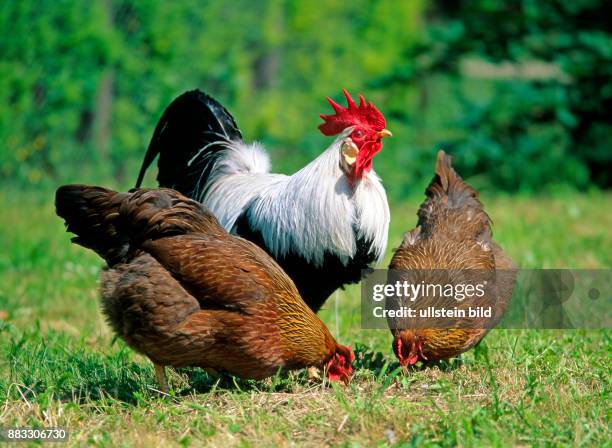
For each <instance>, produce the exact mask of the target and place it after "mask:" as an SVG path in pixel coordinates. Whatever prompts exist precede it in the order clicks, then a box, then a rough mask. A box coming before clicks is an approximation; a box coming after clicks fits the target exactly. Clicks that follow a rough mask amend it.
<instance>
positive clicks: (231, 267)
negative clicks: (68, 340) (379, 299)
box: [55, 185, 354, 390]
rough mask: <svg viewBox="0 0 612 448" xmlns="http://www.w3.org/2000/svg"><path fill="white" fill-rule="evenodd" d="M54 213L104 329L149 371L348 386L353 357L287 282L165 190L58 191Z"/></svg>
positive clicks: (205, 214)
mask: <svg viewBox="0 0 612 448" xmlns="http://www.w3.org/2000/svg"><path fill="white" fill-rule="evenodd" d="M55 204H56V212H57V214H58V215H59V216H60V217H62V218H64V220H65V221H66V225H67V229H68V231H70V232H73V233H75V234H76V235H77V236H76V237H75V238H73V240H72V241H73V242H74V243H76V244H79V245H81V246H84V247H87V248H89V249H92V250H94V251H95V252H96V253H98V255H100V256H101V257H102V258H104V260H106V262H107V264H108V267H107V268H106V269H105V270H104V271H103V272H102V274H101V290H102V306H103V311H104V314H105V315H106V317H107V319H108V322H109V324H110V325H111V327H112V328H113V330H114V331H115V332H116V333H117V335H118V336H120V337H121V338H122V339H124V340H125V341H126V342H127V344H128V345H129V346H130V347H132V348H133V349H135V350H136V351H138V352H140V353H142V354H144V355H146V356H148V357H149V358H150V359H151V361H153V363H154V365H155V367H156V374H157V376H158V380H159V382H160V386H161V387H162V389H164V390H167V383H166V378H165V371H164V366H174V367H185V366H195V367H202V368H208V369H213V370H218V371H225V372H228V373H231V374H233V375H236V376H238V377H241V378H252V379H261V378H265V377H268V376H271V375H274V374H275V373H276V372H277V371H278V370H279V369H281V368H282V369H299V368H303V367H309V366H315V367H323V368H326V369H327V374H328V377H329V378H330V379H341V380H348V378H349V376H350V374H351V372H352V365H351V363H352V361H353V359H354V355H353V353H352V351H351V349H350V348H348V347H344V346H342V345H339V344H337V343H336V341H335V340H334V338H333V337H332V335H331V334H330V332H329V330H328V329H327V327H326V326H325V324H324V323H323V322H322V321H321V320H320V319H319V318H318V317H317V316H316V315H315V314H314V313H313V312H312V311H311V310H310V308H309V307H308V306H307V305H306V304H305V303H304V302H303V300H302V299H301V298H300V295H299V293H298V291H297V289H296V287H295V285H294V284H293V282H292V281H291V279H289V277H287V275H286V274H285V273H284V271H283V270H282V269H281V268H280V267H279V266H278V265H277V264H276V262H275V261H274V260H273V259H272V258H270V256H268V255H267V254H266V253H265V252H264V251H263V250H262V249H260V248H259V247H257V246H256V245H255V244H253V243H251V242H249V241H247V240H244V239H242V238H240V237H235V236H232V235H230V234H228V233H227V232H226V231H225V230H224V229H223V228H222V227H221V226H220V225H219V223H218V221H217V219H216V218H215V217H214V216H213V215H212V214H211V213H210V212H209V211H208V210H207V209H206V208H205V207H204V206H202V205H201V204H199V203H197V202H195V201H192V200H190V199H188V198H186V197H184V196H183V195H181V194H180V193H178V192H176V191H174V190H168V189H158V190H134V191H132V192H130V193H117V192H114V191H112V190H108V189H105V188H101V187H90V186H84V185H66V186H63V187H61V188H59V189H58V191H57V193H56V201H55Z"/></svg>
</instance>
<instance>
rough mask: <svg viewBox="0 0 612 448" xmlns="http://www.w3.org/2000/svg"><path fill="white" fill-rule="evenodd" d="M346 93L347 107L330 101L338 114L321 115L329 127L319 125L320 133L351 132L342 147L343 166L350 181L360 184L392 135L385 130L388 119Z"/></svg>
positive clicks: (361, 97)
mask: <svg viewBox="0 0 612 448" xmlns="http://www.w3.org/2000/svg"><path fill="white" fill-rule="evenodd" d="M343 92H344V96H345V97H346V101H347V107H343V106H341V105H339V104H338V103H336V102H335V101H334V100H332V99H331V98H327V101H329V103H330V104H331V106H332V107H333V109H334V112H335V113H334V114H333V115H321V118H322V119H323V120H325V123H323V124H321V125H319V130H320V131H321V132H322V133H323V134H325V135H337V134H340V133H342V132H343V131H344V130H345V129H347V128H351V131H350V134H349V135H348V137H347V138H346V139H345V140H344V142H343V143H342V147H341V151H342V163H341V165H342V168H343V169H344V171H345V172H346V174H347V175H348V176H349V178H351V179H352V180H358V179H361V178H362V177H363V176H364V174H366V173H368V172H369V171H370V170H371V169H372V158H373V157H374V155H375V154H376V153H377V152H379V151H380V150H381V149H382V139H383V138H384V137H388V136H390V135H391V132H390V131H389V130H388V129H385V125H386V121H385V117H384V115H383V114H381V113H380V111H379V110H378V109H376V107H374V105H373V104H372V103H370V102H368V103H366V101H365V99H364V98H363V96H362V95H359V105H357V104H355V101H353V98H351V95H349V93H348V92H347V91H346V89H345V90H343Z"/></svg>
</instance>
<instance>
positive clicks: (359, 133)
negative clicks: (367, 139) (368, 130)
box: [353, 131, 363, 138]
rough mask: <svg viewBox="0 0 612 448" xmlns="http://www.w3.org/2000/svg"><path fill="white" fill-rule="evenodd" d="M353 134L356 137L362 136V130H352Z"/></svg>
mask: <svg viewBox="0 0 612 448" xmlns="http://www.w3.org/2000/svg"><path fill="white" fill-rule="evenodd" d="M353 136H354V137H357V138H361V137H363V131H355V132H353Z"/></svg>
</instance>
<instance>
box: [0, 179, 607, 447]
mask: <svg viewBox="0 0 612 448" xmlns="http://www.w3.org/2000/svg"><path fill="white" fill-rule="evenodd" d="M52 197H53V193H52V192H47V193H44V194H43V193H41V192H37V193H34V192H30V193H24V192H18V191H10V190H9V191H3V192H0V211H1V212H0V228H1V229H2V232H1V233H0V353H1V354H0V399H1V400H2V401H0V427H8V426H45V427H49V426H63V427H66V428H68V429H69V430H70V432H71V434H70V444H74V445H83V444H94V445H100V446H117V445H119V446H148V445H150V446H156V445H157V446H166V445H185V446H187V445H190V444H193V445H200V444H202V443H203V442H206V443H209V444H210V445H212V446H228V445H240V446H251V445H263V446H277V445H281V446H282V445H311V446H320V445H321V444H331V445H340V446H373V445H374V446H394V445H398V446H427V445H443V446H455V445H461V446H480V445H483V444H484V445H538V446H556V445H580V446H583V445H587V446H612V442H611V441H610V440H612V435H611V431H610V416H611V410H610V404H609V403H610V398H609V394H610V371H611V370H612V362H611V359H612V357H611V350H610V334H611V333H610V331H607V330H598V331H595V330H590V331H585V330H573V331H554V330H494V331H493V332H492V333H490V334H489V336H488V337H487V338H486V339H485V340H484V342H483V343H482V344H481V345H480V346H479V347H478V348H477V349H476V350H473V351H471V352H469V353H467V354H465V355H463V357H462V358H461V360H460V361H454V362H452V363H449V364H447V365H444V366H441V367H434V368H429V369H424V370H422V369H416V370H413V371H403V370H401V369H399V368H398V366H397V363H396V362H395V359H394V357H393V355H392V352H391V349H390V345H391V338H390V334H389V332H387V331H382V330H368V331H365V330H361V329H360V321H359V314H360V307H359V288H358V287H351V288H348V289H347V290H346V291H341V292H339V293H337V295H336V296H332V298H330V300H329V301H328V303H327V306H326V309H325V310H324V311H323V312H322V318H323V319H324V320H325V322H326V323H327V324H328V326H329V328H330V330H331V331H332V333H334V334H335V335H336V336H337V337H338V338H339V340H340V341H341V342H343V343H347V344H351V345H353V347H355V348H356V352H357V361H356V367H357V369H356V374H355V378H354V380H353V382H352V383H351V384H350V385H349V386H347V387H345V386H342V385H335V384H334V385H331V386H330V385H321V384H320V383H312V382H309V380H308V379H307V377H306V375H305V373H304V372H294V373H291V374H290V375H289V376H288V377H279V378H274V379H269V380H266V381H262V382H252V381H235V382H234V383H233V384H230V383H229V382H224V383H218V382H216V381H215V380H214V379H212V378H209V377H208V376H207V375H206V374H205V373H204V372H202V371H200V370H198V369H187V370H181V371H179V372H177V371H173V370H171V371H170V382H171V387H172V389H173V392H172V394H171V396H169V397H161V396H160V395H159V394H158V393H157V392H156V391H155V389H156V388H157V384H156V382H155V377H154V373H153V368H152V365H151V364H150V362H148V360H146V359H145V358H143V357H142V356H140V355H137V354H135V353H133V352H132V351H131V350H129V349H128V348H127V347H126V346H125V344H124V343H123V342H122V341H120V340H114V339H113V335H112V333H111V332H110V330H109V328H108V326H107V325H106V323H105V321H104V318H103V316H102V315H101V312H100V309H99V306H98V303H97V295H98V294H97V286H96V281H97V276H98V272H99V270H100V267H101V262H100V260H99V259H98V258H97V257H96V256H95V255H94V254H93V253H90V252H88V251H86V250H85V249H82V248H80V247H76V246H73V245H71V244H70V243H69V236H68V235H67V234H66V233H64V230H63V225H62V223H61V221H60V220H59V219H58V218H57V217H56V216H55V215H54V212H53V207H52ZM420 200H421V198H419V197H415V198H413V199H412V200H410V201H406V202H405V203H403V204H397V205H395V206H393V213H392V216H393V217H394V221H393V222H392V226H391V233H390V244H389V246H390V248H389V253H390V252H391V248H392V247H394V246H396V245H397V244H398V243H399V241H400V239H401V235H402V233H403V232H404V231H405V230H408V229H409V228H411V227H412V226H413V225H414V222H415V212H416V209H417V206H418V204H419V202H420ZM483 200H484V202H485V205H486V207H487V210H488V212H489V214H490V215H491V217H492V218H493V221H494V222H495V227H494V232H495V236H496V239H497V240H498V241H499V242H500V243H501V244H502V246H503V247H504V248H505V249H506V250H507V251H508V252H509V253H510V255H511V256H512V257H513V258H514V260H515V261H516V262H517V263H518V264H519V265H520V266H522V267H546V268H553V267H556V268H610V267H612V250H611V249H612V234H611V233H610V229H611V228H612V214H611V213H610V210H612V195H610V194H603V193H597V192H593V193H589V194H584V195H579V194H574V193H567V192H566V193H563V194H557V195H551V196H546V197H537V198H533V197H523V196H514V197H510V196H485V197H484V198H483Z"/></svg>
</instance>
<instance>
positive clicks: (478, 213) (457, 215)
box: [389, 151, 515, 365]
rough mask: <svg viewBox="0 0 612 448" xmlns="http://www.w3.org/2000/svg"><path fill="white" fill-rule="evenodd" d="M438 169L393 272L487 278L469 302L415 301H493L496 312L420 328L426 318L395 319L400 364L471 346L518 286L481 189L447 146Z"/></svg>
mask: <svg viewBox="0 0 612 448" xmlns="http://www.w3.org/2000/svg"><path fill="white" fill-rule="evenodd" d="M435 172H436V175H435V177H434V179H433V180H432V181H431V183H430V184H429V187H427V190H426V195H427V199H426V200H425V202H424V203H423V204H422V205H421V207H420V209H419V211H418V218H419V220H418V224H417V227H416V228H415V229H414V230H412V231H410V232H407V233H406V234H405V235H404V240H403V242H402V244H401V246H400V247H399V248H398V249H397V250H396V252H395V254H394V256H393V258H392V260H391V263H390V265H389V269H390V270H391V271H390V272H391V273H395V275H399V277H400V278H402V279H410V282H411V283H413V284H418V283H421V282H422V283H423V284H427V283H429V284H434V285H435V284H438V285H441V284H453V283H454V284H458V283H461V282H465V281H466V279H479V280H482V279H487V280H488V281H489V284H488V286H487V288H486V289H485V291H486V293H485V294H484V296H483V297H480V298H476V299H474V300H471V301H464V302H457V301H456V300H455V299H454V298H453V297H449V298H444V297H419V298H416V300H415V301H414V302H413V305H412V306H413V307H414V306H415V304H416V307H418V308H419V309H423V310H426V309H427V308H428V307H440V305H445V307H446V308H449V309H452V308H453V307H454V306H457V307H458V308H466V307H467V306H468V304H469V305H473V306H475V307H477V306H478V305H481V304H488V305H494V307H493V308H494V309H495V315H493V316H492V318H491V319H490V320H485V319H482V320H476V322H472V323H471V324H467V323H466V322H465V321H462V320H461V319H460V318H458V319H457V320H454V321H451V320H448V319H447V320H444V321H435V322H434V325H432V327H435V328H421V327H424V325H423V322H424V321H418V325H417V324H414V323H413V325H414V326H415V328H406V327H405V326H402V325H398V321H396V322H393V321H391V322H390V323H391V327H392V330H391V331H392V333H393V336H394V340H393V351H394V352H395V355H396V356H397V357H398V359H399V361H400V364H401V365H413V364H415V363H416V362H417V361H438V360H442V359H448V358H451V357H454V356H457V355H459V354H460V353H463V352H465V351H467V350H469V349H470V348H472V347H473V346H474V345H475V344H477V343H478V342H479V341H480V340H481V339H482V338H483V337H484V336H485V334H486V333H487V331H488V329H490V328H491V327H492V326H493V325H494V324H495V323H496V322H497V321H499V319H500V318H501V317H502V315H503V313H504V311H505V309H506V306H507V304H508V302H509V300H510V298H511V296H512V289H513V286H514V279H515V267H514V264H513V263H512V260H511V259H510V258H509V257H508V256H507V255H506V254H505V253H504V252H503V250H502V249H501V248H500V247H499V246H498V245H497V244H496V243H495V242H494V241H493V240H492V233H491V223H490V220H489V216H488V215H487V213H486V212H485V211H484V208H483V205H482V203H481V202H480V201H479V200H478V192H477V191H476V190H474V189H473V188H472V187H470V186H469V185H467V184H466V183H465V182H464V181H463V180H462V179H461V177H459V175H458V174H457V173H456V172H455V170H454V169H453V167H452V166H451V161H450V158H449V157H448V156H447V155H446V154H445V153H444V152H443V151H440V152H438V159H437V163H436V170H435ZM469 283H472V284H473V283H475V282H468V284H469ZM453 324H455V325H456V328H452V327H453Z"/></svg>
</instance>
